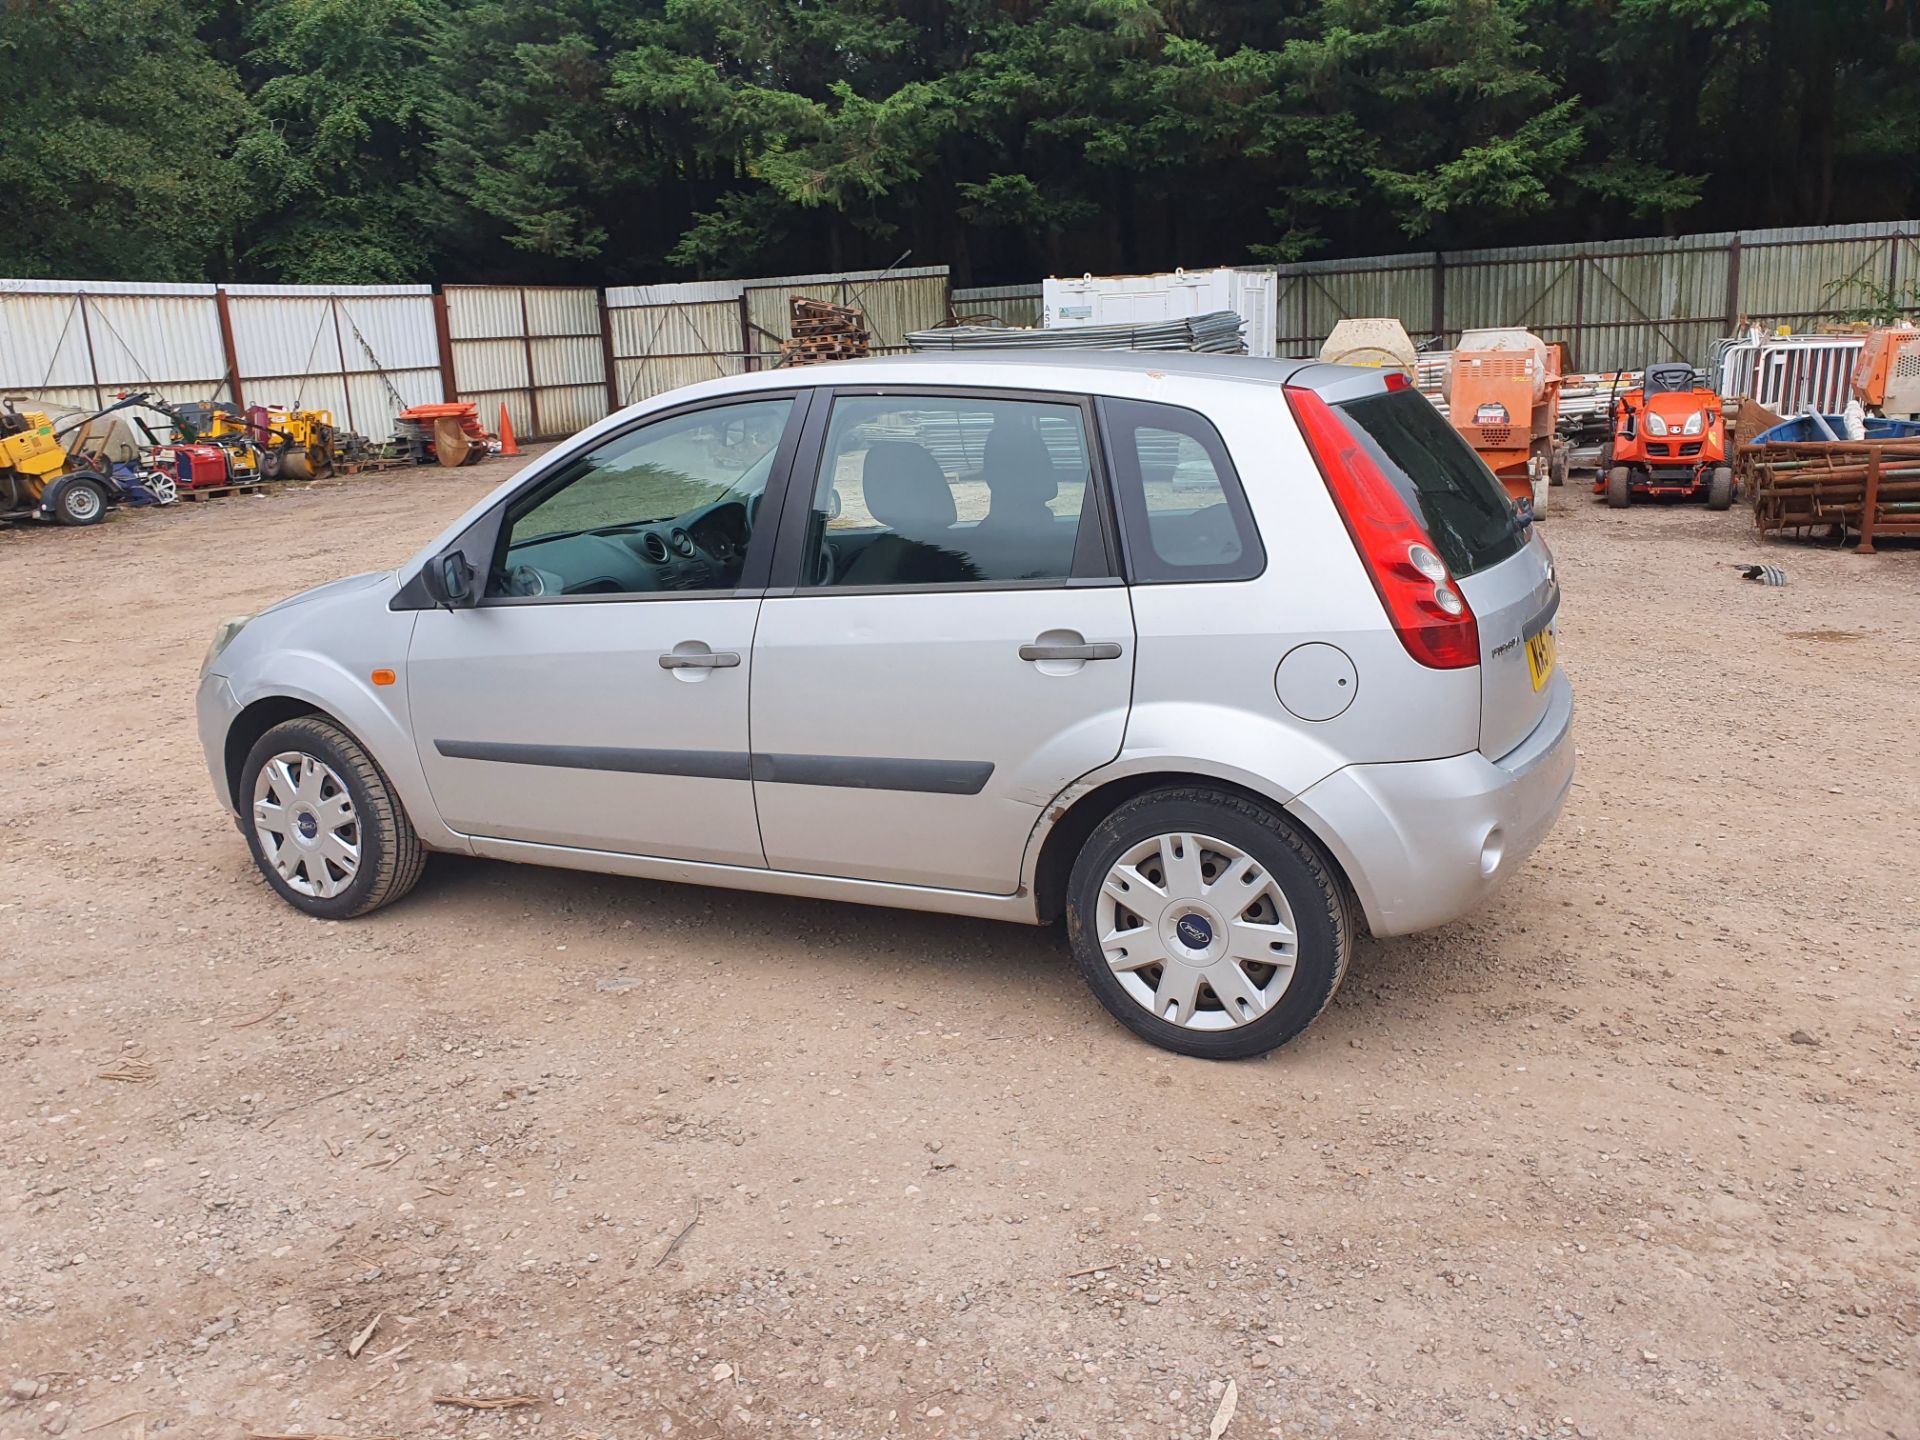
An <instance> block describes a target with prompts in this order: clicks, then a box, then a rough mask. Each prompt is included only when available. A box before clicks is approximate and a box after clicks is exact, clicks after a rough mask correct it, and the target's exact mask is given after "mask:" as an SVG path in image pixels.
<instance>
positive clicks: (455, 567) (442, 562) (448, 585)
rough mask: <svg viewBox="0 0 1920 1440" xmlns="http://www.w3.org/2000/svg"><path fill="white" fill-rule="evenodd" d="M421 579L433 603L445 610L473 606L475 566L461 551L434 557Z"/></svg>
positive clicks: (448, 552)
mask: <svg viewBox="0 0 1920 1440" xmlns="http://www.w3.org/2000/svg"><path fill="white" fill-rule="evenodd" d="M420 579H421V580H422V582H424V583H425V585H426V587H427V594H428V595H430V596H431V597H432V598H433V603H434V604H436V605H438V606H439V607H440V608H441V609H443V610H462V609H465V608H466V607H467V606H469V605H471V604H473V599H474V596H473V566H472V565H470V564H468V563H467V557H466V555H465V554H464V553H463V552H461V551H459V550H449V551H447V552H446V553H444V554H441V555H436V556H434V557H433V559H431V560H429V561H428V562H427V568H426V569H425V570H423V571H422V572H421V574H420Z"/></svg>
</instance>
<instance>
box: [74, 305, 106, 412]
mask: <svg viewBox="0 0 1920 1440" xmlns="http://www.w3.org/2000/svg"><path fill="white" fill-rule="evenodd" d="M73 300H74V303H75V304H76V305H78V306H79V307H80V334H81V337H82V338H83V339H85V341H86V342H87V373H88V374H89V375H91V376H93V405H94V408H95V409H96V410H97V409H99V408H100V407H101V406H103V405H105V404H106V403H107V398H106V396H104V395H103V394H101V393H100V361H99V359H98V357H96V356H95V355H94V353H93V323H92V322H91V321H90V320H88V319H87V292H86V291H84V290H80V291H76V292H75V294H74V297H73Z"/></svg>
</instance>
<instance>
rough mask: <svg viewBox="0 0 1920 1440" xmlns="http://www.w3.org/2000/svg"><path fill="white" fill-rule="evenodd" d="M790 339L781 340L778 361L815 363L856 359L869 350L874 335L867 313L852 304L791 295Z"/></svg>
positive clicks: (782, 362) (784, 362) (796, 363)
mask: <svg viewBox="0 0 1920 1440" xmlns="http://www.w3.org/2000/svg"><path fill="white" fill-rule="evenodd" d="M789 308H790V310H791V316H790V319H789V322H788V333H789V334H791V335H792V337H793V338H792V339H790V340H782V341H781V342H780V364H781V366H782V367H785V366H788V365H814V364H818V363H819V362H820V361H822V360H858V359H859V358H860V357H861V356H863V355H866V354H869V353H870V351H871V346H872V343H873V336H872V334H871V333H870V332H869V331H868V330H867V317H866V316H865V315H864V314H862V313H861V311H860V310H859V309H858V308H856V307H855V306H852V305H835V304H833V303H832V302H830V301H826V300H809V299H807V298H806V296H804V295H796V296H794V297H793V299H792V301H791V302H790V306H789Z"/></svg>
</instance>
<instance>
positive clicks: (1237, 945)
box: [1067, 787, 1353, 1060]
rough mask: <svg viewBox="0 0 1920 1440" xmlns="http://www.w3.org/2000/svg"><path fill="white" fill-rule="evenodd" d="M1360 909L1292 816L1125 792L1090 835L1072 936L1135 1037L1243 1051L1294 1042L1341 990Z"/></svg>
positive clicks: (1193, 794) (1074, 881) (1222, 796)
mask: <svg viewBox="0 0 1920 1440" xmlns="http://www.w3.org/2000/svg"><path fill="white" fill-rule="evenodd" d="M1348 904H1349V902H1348V899H1347V892H1346V887H1345V885H1344V884H1343V883H1342V882H1341V880H1340V877H1339V876H1338V875H1337V874H1336V873H1335V872H1334V869H1333V866H1332V864H1331V863H1330V862H1329V861H1328V860H1327V858H1326V857H1325V856H1324V855H1322V854H1321V852H1320V850H1319V848H1318V847H1317V846H1316V845H1314V844H1313V843H1312V842H1311V841H1309V840H1308V839H1307V838H1306V837H1305V836H1303V835H1302V834H1301V833H1300V832H1299V831H1298V830H1296V829H1295V828H1294V827H1293V826H1292V825H1290V824H1289V823H1288V822H1287V820H1286V819H1285V818H1284V817H1283V816H1281V815H1280V814H1278V813H1277V812H1275V811H1274V810H1272V809H1270V808H1268V807H1267V806H1265V805H1261V804H1258V803H1256V802H1254V801H1253V800H1250V799H1248V798H1246V797H1244V796H1241V795H1238V794H1232V793H1228V792H1225V791H1220V790H1212V789H1207V788H1204V787H1191V788H1189V787H1177V788H1168V789H1164V790H1151V791H1148V792H1147V793H1145V794H1143V795H1139V796H1136V797H1135V798H1133V799H1132V800H1129V801H1127V802H1126V803H1125V804H1123V805H1121V806H1120V808H1119V809H1117V810H1115V811H1114V812H1113V814H1111V815H1109V816H1108V817H1107V818H1106V819H1105V820H1104V821H1102V822H1101V823H1100V825H1099V826H1098V827H1097V828H1096V829H1095V830H1094V832H1093V834H1092V835H1090V836H1089V837H1088V838H1087V842H1086V844H1085V845H1084V846H1083V847H1082V848H1081V851H1080V854H1079V856H1078V858H1077V859H1076V860H1075V861H1074V865H1073V872H1072V875H1071V876H1070V878H1069V879H1068V882H1067V935H1068V939H1069V940H1070V941H1071V943H1072V946H1073V955H1074V960H1075V962H1076V963H1077V964H1078V965H1079V967H1080V973H1081V974H1082V975H1083V976H1084V977H1085V978H1086V981H1087V984H1088V985H1089V986H1090V987H1091V988H1092V990H1093V993H1094V994H1095V995H1097V996H1098V997H1099V999H1100V1003H1101V1004H1103V1005H1105V1006H1106V1007H1107V1009H1108V1010H1109V1011H1110V1012H1111V1013H1112V1014H1113V1016H1114V1018H1115V1019H1117V1020H1119V1022H1120V1023H1121V1024H1122V1025H1125V1026H1126V1027H1127V1028H1128V1029H1129V1030H1131V1031H1133V1032H1134V1034H1136V1035H1138V1036H1140V1037H1141V1038H1142V1039H1145V1040H1149V1041H1151V1042H1152V1043H1154V1044H1155V1045H1158V1046H1160V1047H1162V1048H1163V1049H1167V1050H1172V1051H1175V1052H1176V1053H1178V1054H1181V1055H1193V1056H1197V1057H1199V1058H1201V1059H1207V1060H1242V1059H1246V1058H1248V1057H1250V1056H1254V1055H1264V1054H1265V1053H1266V1052H1267V1051H1269V1050H1272V1049H1273V1048H1275V1047H1276V1046H1279V1045H1284V1044H1286V1042H1287V1041H1289V1040H1291V1039H1292V1038H1293V1037H1294V1036H1295V1035H1298V1034H1299V1033H1300V1032H1301V1031H1302V1030H1304V1029H1306V1028H1307V1026H1308V1025H1309V1024H1311V1023H1312V1022H1313V1020H1314V1018H1315V1017H1316V1016H1318V1015H1319V1014H1320V1012H1321V1011H1322V1010H1324V1009H1326V1007H1327V1004H1328V1002H1329V1001H1331V1000H1332V999H1333V995H1334V992H1335V991H1336V990H1338V989H1339V988H1340V981H1341V980H1342V979H1343V978H1344V977H1345V975H1346V970H1347V960H1348V957H1349V956H1350V955H1351V954H1352V950H1353V923H1352V919H1351V917H1350V914H1349V910H1348ZM1135 907H1137V908H1135Z"/></svg>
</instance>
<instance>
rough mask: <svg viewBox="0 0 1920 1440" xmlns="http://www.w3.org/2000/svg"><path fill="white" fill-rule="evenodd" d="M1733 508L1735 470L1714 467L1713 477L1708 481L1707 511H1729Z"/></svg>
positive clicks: (1728, 467)
mask: <svg viewBox="0 0 1920 1440" xmlns="http://www.w3.org/2000/svg"><path fill="white" fill-rule="evenodd" d="M1732 506H1733V470H1732V468H1731V467H1730V466H1726V465H1719V466H1716V467H1714V472H1713V475H1712V477H1711V478H1710V479H1709V480H1708V481H1707V509H1709V510H1727V509H1730V508H1732Z"/></svg>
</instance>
